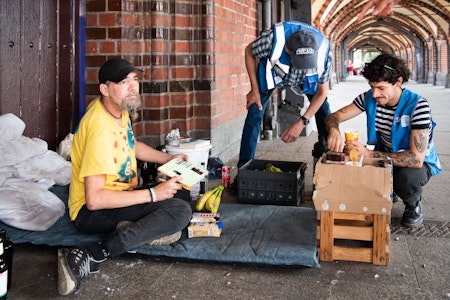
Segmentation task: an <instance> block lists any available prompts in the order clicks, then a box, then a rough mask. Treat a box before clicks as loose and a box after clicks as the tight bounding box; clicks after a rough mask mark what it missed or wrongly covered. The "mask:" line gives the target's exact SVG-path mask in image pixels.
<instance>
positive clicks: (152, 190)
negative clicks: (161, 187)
mask: <svg viewBox="0 0 450 300" xmlns="http://www.w3.org/2000/svg"><path fill="white" fill-rule="evenodd" d="M150 194H152V202H158V198H157V197H156V191H155V189H154V188H150Z"/></svg>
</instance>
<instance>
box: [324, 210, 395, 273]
mask: <svg viewBox="0 0 450 300" xmlns="http://www.w3.org/2000/svg"><path fill="white" fill-rule="evenodd" d="M317 216H318V219H319V221H318V227H317V233H318V239H319V259H320V260H322V261H334V260H345V261H357V262H366V263H372V264H374V265H384V266H387V265H388V264H389V258H390V252H389V241H390V234H391V231H390V228H389V223H390V215H377V214H354V213H340V212H333V211H318V215H317Z"/></svg>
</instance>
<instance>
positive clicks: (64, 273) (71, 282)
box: [58, 249, 77, 296]
mask: <svg viewBox="0 0 450 300" xmlns="http://www.w3.org/2000/svg"><path fill="white" fill-rule="evenodd" d="M67 251H68V250H67V249H58V292H59V294H60V295H63V296H66V295H69V294H70V293H72V292H74V291H76V289H77V281H76V279H75V278H74V276H73V274H72V271H71V270H70V268H69V266H68V265H67V262H66V254H67Z"/></svg>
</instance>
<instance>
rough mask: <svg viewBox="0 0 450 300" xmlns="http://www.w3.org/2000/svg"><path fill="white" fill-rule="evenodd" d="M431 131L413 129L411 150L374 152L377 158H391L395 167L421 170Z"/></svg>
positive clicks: (410, 142)
mask: <svg viewBox="0 0 450 300" xmlns="http://www.w3.org/2000/svg"><path fill="white" fill-rule="evenodd" d="M428 137H429V129H413V130H411V137H410V141H409V148H410V149H409V150H405V151H401V152H395V153H387V152H381V151H373V155H372V156H373V157H375V158H387V157H391V158H392V162H393V163H394V166H396V167H407V168H421V167H422V165H423V160H424V158H425V155H426V152H427V147H428Z"/></svg>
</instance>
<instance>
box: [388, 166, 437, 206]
mask: <svg viewBox="0 0 450 300" xmlns="http://www.w3.org/2000/svg"><path fill="white" fill-rule="evenodd" d="M431 176H432V175H431V169H430V166H428V164H426V163H424V164H423V166H422V168H420V169H414V168H402V167H394V169H393V187H394V192H395V193H396V194H397V195H398V196H399V197H400V198H401V199H402V200H403V203H404V204H405V206H406V207H416V206H417V205H418V204H419V201H421V199H422V191H423V186H424V185H425V184H426V183H427V182H428V181H429V180H430V178H431Z"/></svg>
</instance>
